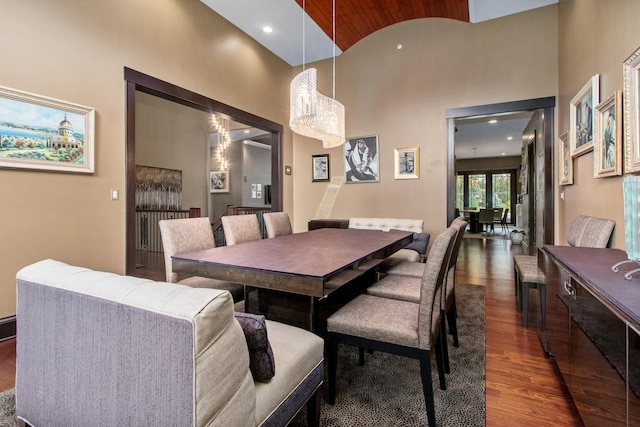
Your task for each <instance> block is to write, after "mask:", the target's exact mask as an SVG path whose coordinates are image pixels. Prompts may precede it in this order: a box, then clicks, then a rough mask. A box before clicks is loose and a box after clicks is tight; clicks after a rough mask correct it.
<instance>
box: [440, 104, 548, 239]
mask: <svg viewBox="0 0 640 427" xmlns="http://www.w3.org/2000/svg"><path fill="white" fill-rule="evenodd" d="M555 105H556V98H555V96H549V97H546V98H534V99H527V100H523V101H513V102H503V103H498V104H487V105H479V106H475V107H462V108H452V109H448V110H447V112H446V119H447V133H448V137H447V224H449V223H451V221H453V218H454V217H455V208H456V199H455V192H456V167H455V154H454V153H455V152H454V145H455V120H456V119H461V118H464V117H474V116H488V115H493V114H502V113H512V112H518V111H534V110H543V114H544V118H543V121H544V135H542V137H543V140H544V217H543V220H544V242H543V244H553V243H554V234H555V230H554V227H555V222H554V219H553V215H554V211H555V207H554V200H555V197H554V194H555V193H554V187H553V159H554V156H553V126H554V120H553V114H554V109H555Z"/></svg>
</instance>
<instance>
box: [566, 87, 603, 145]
mask: <svg viewBox="0 0 640 427" xmlns="http://www.w3.org/2000/svg"><path fill="white" fill-rule="evenodd" d="M599 87H600V75H599V74H596V75H595V76H593V77H591V79H589V81H588V82H587V83H586V84H585V85H584V86H583V87H582V89H580V92H578V94H577V95H576V96H575V97H574V98H573V99H572V100H571V110H570V112H569V113H570V114H569V139H570V141H571V156H572V157H576V156H580V155H582V154H585V153H588V152H589V151H591V150H592V149H593V129H594V118H593V108H594V107H595V106H596V105H598V103H599V102H600V100H599V98H598V97H599V96H600V95H599Z"/></svg>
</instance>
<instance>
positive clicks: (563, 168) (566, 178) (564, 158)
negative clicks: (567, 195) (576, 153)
mask: <svg viewBox="0 0 640 427" xmlns="http://www.w3.org/2000/svg"><path fill="white" fill-rule="evenodd" d="M558 150H559V152H558V162H559V164H558V169H559V175H560V178H559V183H560V185H571V184H573V158H572V157H571V147H570V146H569V132H568V131H567V132H565V133H563V134H562V135H560V137H559V138H558Z"/></svg>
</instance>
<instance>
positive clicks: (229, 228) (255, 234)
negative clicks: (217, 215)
mask: <svg viewBox="0 0 640 427" xmlns="http://www.w3.org/2000/svg"><path fill="white" fill-rule="evenodd" d="M221 221H222V228H223V229H224V239H225V241H226V242H227V246H231V245H237V244H240V243H244V242H250V241H252V240H260V239H262V232H261V231H260V224H258V217H257V215H256V214H249V215H225V216H223V217H222V218H221Z"/></svg>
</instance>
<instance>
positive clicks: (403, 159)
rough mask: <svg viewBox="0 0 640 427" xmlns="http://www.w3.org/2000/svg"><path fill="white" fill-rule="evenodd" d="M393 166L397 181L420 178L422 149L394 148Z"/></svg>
mask: <svg viewBox="0 0 640 427" xmlns="http://www.w3.org/2000/svg"><path fill="white" fill-rule="evenodd" d="M393 165H394V178H395V179H418V178H420V147H411V148H394V149H393Z"/></svg>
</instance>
